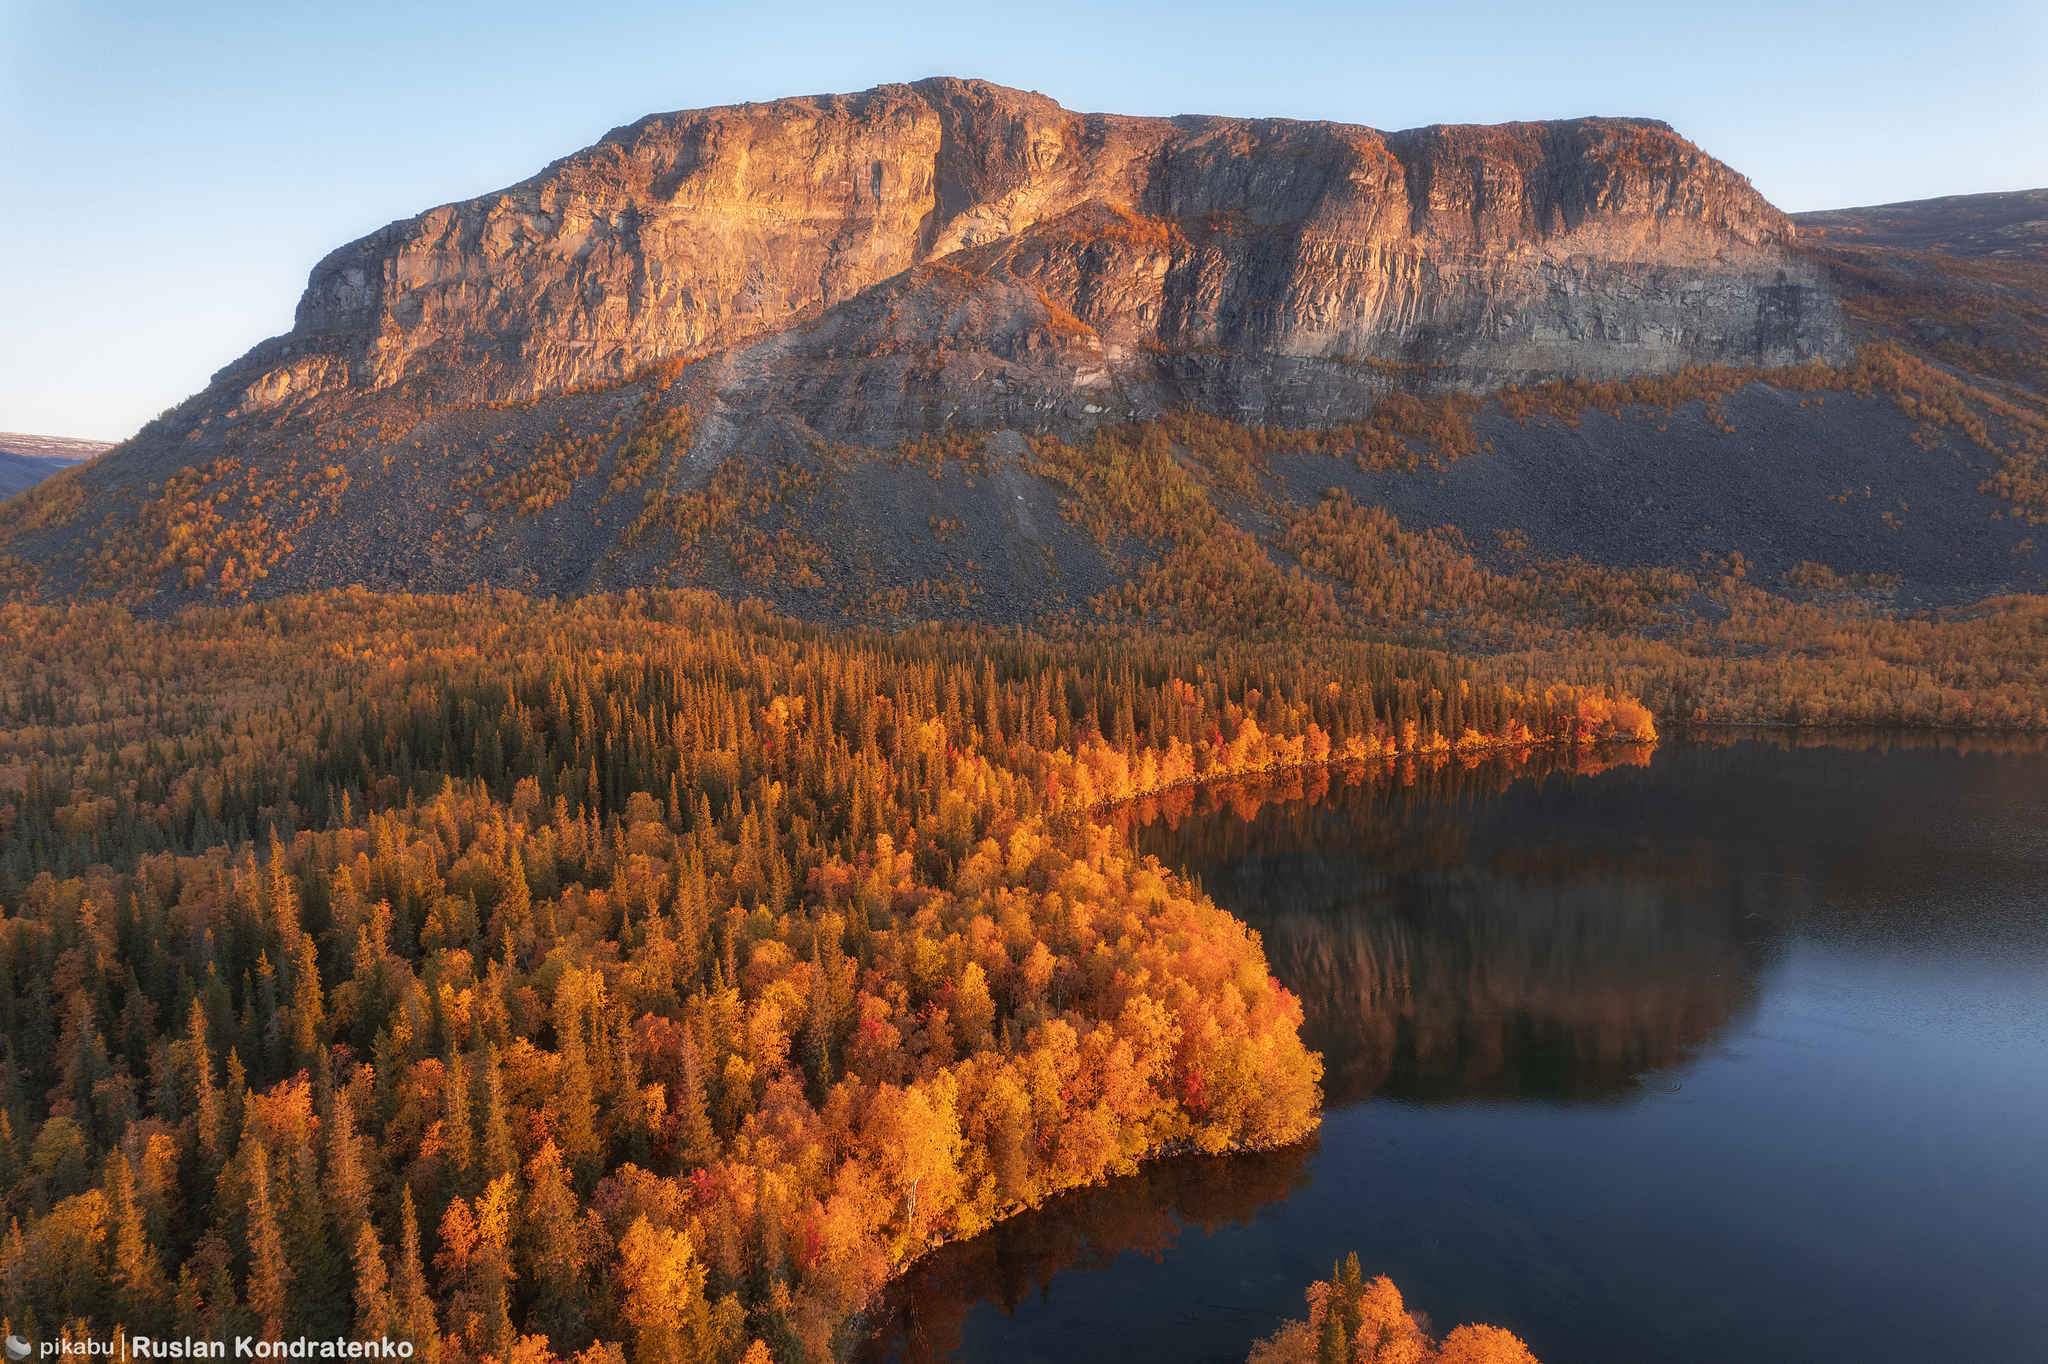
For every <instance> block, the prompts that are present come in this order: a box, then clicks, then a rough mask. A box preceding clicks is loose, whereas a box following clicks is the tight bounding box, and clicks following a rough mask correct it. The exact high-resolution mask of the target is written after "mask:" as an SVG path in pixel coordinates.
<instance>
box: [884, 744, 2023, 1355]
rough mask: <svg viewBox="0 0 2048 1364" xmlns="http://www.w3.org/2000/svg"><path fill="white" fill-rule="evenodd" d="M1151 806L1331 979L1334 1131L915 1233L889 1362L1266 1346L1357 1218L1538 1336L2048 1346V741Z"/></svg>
mask: <svg viewBox="0 0 2048 1364" xmlns="http://www.w3.org/2000/svg"><path fill="white" fill-rule="evenodd" d="M1411 776H1412V777H1413V780H1412V784H1404V783H1403V781H1402V780H1401V779H1400V778H1399V777H1398V776H1397V777H1395V778H1393V779H1387V778H1371V779H1367V778H1362V777H1361V778H1359V779H1357V780H1355V781H1351V782H1347V781H1346V780H1345V779H1344V777H1343V776H1342V775H1341V774H1337V775H1335V776H1331V775H1328V774H1325V775H1321V776H1313V777H1310V778H1308V779H1307V780H1306V782H1305V783H1304V781H1303V779H1301V778H1291V779H1289V781H1288V783H1287V784H1283V785H1279V786H1275V787H1269V788H1265V789H1257V788H1249V787H1235V788H1226V789H1220V790H1215V791H1206V792H1201V793H1195V794H1193V795H1189V796H1184V797H1179V798H1177V799H1176V800H1175V801H1173V802H1169V803H1167V804H1165V805H1147V806H1141V807H1137V808H1135V809H1133V810H1130V811H1126V812H1123V813H1122V821H1123V823H1124V825H1125V827H1126V832H1127V836H1128V837H1129V838H1130V839H1131V840H1132V841H1133V843H1134V844H1135V845H1136V846H1137V847H1138V848H1140V849H1141V850H1143V851H1147V852H1151V853H1154V854H1156V855H1157V856H1158V857H1159V858H1160V860H1161V861H1162V862H1165V863H1167V864H1168V865H1171V866H1174V867H1177V868H1181V869H1184V870H1186V871H1188V872H1190V873H1192V874H1194V875H1196V876H1198V877H1199V878H1200V879H1201V882H1202V884H1203V886H1204V888H1205V889H1207V890H1208V892H1209V893H1210V894H1211V895H1213V896H1214V897H1215V899H1216V900H1217V902H1218V903H1220V904H1222V905H1224V906H1225V907H1227V908H1228V909H1230V910H1231V911H1232V912H1233V913H1236V914H1237V915H1239V916H1240V917H1242V918H1243V919H1244V920H1246V921H1247V922H1248V923H1250V924H1251V925H1252V926H1253V927H1254V928H1256V929H1257V930H1258V931H1259V932H1260V934H1262V935H1263V937H1264V940H1265V944H1266V951H1267V955H1268V958H1269V959H1270V961H1271V964H1272V968H1273V971H1274V974H1276V975H1277V976H1278V977H1279V978H1280V979H1281V980H1282V981H1283V982H1284V983H1285V984H1286V985H1287V986H1288V987H1289V988H1290V989H1292V990H1294V991H1295V992H1296V993H1297V994H1299V995H1300V996H1301V999H1302V1002H1303V1007H1304V1010H1305V1013H1306V1023H1305V1033H1306V1035H1307V1040H1308V1041H1309V1043H1310V1045H1312V1046H1314V1047H1315V1048H1316V1049H1318V1050H1319V1051H1321V1052H1322V1054H1323V1056H1324V1058H1325V1064H1326V1067H1327V1074H1326V1076H1325V1081H1324V1088H1325V1093H1326V1097H1327V1111H1326V1113H1325V1117H1324V1122H1323V1126H1322V1130H1321V1132H1320V1134H1319V1136H1318V1137H1317V1139H1316V1140H1314V1141H1312V1142H1310V1143H1308V1144H1306V1145H1304V1146H1301V1147H1297V1148H1293V1149H1290V1150H1287V1151H1280V1152H1269V1153H1264V1154H1258V1155H1247V1156H1231V1157H1220V1158H1203V1157H1187V1158H1181V1159H1176V1160H1168V1161H1163V1162H1159V1163H1157V1164H1156V1165H1153V1166H1151V1167H1148V1168H1147V1169H1145V1170H1144V1171H1142V1172H1141V1173H1139V1174H1137V1175H1135V1176H1132V1177H1131V1178H1128V1179H1124V1180H1118V1181H1114V1182H1112V1183H1110V1184H1108V1185H1105V1186H1103V1187H1100V1188H1096V1189H1090V1190H1084V1191H1081V1192H1079V1193H1076V1194H1073V1195H1069V1196H1067V1197H1064V1198H1061V1199H1057V1200H1053V1201H1051V1202H1049V1203H1048V1204H1047V1205H1046V1206H1045V1207H1043V1208H1041V1209H1039V1210H1037V1211H1035V1212H1032V1213H1028V1214H1025V1215H1024V1216H1021V1217H1018V1218H1014V1219H1012V1220H1011V1221H1009V1222H1007V1223H1004V1224H1002V1225H1001V1226H999V1227H997V1228H995V1229H994V1230H992V1231H991V1232H989V1233H987V1234H985V1235H984V1236H981V1237H978V1238H976V1239H974V1240H973V1241H970V1242H967V1243H963V1244H961V1245H957V1246H951V1247H947V1248H946V1249H945V1250H943V1251H942V1252H940V1253H938V1254H936V1255H934V1256H932V1257H930V1258H929V1259H928V1260H926V1261H924V1262H923V1263H921V1264H920V1265H919V1266H918V1268H917V1269H916V1270H915V1271H914V1272H913V1273H912V1274H911V1275H910V1276H908V1277H907V1278H906V1279H905V1280H904V1281H903V1282H902V1284H900V1285H899V1286H898V1288H897V1290H896V1291H895V1294H894V1297H893V1298H892V1300H891V1301H890V1303H889V1305H888V1309H887V1311H886V1312H885V1313H884V1314H883V1315H882V1317H881V1318H880V1319H879V1320H878V1323H877V1324H878V1326H879V1327H880V1330H879V1331H878V1333H877V1335H876V1336H875V1337H874V1338H873V1339H871V1340H870V1341H869V1342H868V1343H867V1345H866V1346H865V1347H863V1350H862V1353H861V1357H862V1358H863V1359H866V1360H870V1361H881V1360H904V1361H924V1360H952V1361H981V1360H991V1361H993V1360H1002V1361H1020V1362H1021V1361H1036V1360H1057V1361H1060V1364H1089V1362H1091V1361H1111V1360H1117V1361H1134V1360H1162V1361H1164V1360H1175V1361H1217V1362H1218V1364H1222V1362H1223V1361H1231V1362H1232V1364H1235V1362H1236V1361H1241V1360H1243V1359H1244V1357H1245V1354H1246V1352H1247V1350H1248V1349H1249V1348H1250V1345H1251V1343H1252V1341H1253V1340H1254V1339H1256V1338H1258V1337H1260V1336H1263V1335H1266V1334H1269V1333H1270V1332H1272V1331H1273V1330H1274V1329H1275V1328H1276V1327H1277V1326H1278V1325H1279V1323H1280V1322H1281V1321H1282V1320H1283V1319H1285V1318H1287V1317H1290V1316H1302V1315H1305V1314H1306V1309H1305V1307H1304V1305H1303V1302H1302V1297H1301V1293H1302V1290H1303V1288H1304V1287H1305V1286H1306V1285H1307V1284H1308V1282H1309V1281H1310V1280H1311V1279H1313V1278H1317V1277H1326V1276H1327V1275H1328V1274H1329V1273H1330V1269H1331V1264H1332V1262H1333V1261H1334V1260H1335V1259H1337V1258H1339V1257H1341V1256H1342V1255H1344V1254H1346V1253H1347V1252H1349V1251H1353V1250H1355V1251H1357V1252H1358V1254H1359V1258H1360V1260H1361V1262H1362V1263H1363V1265H1364V1267H1365V1269H1366V1272H1367V1273H1368V1274H1376V1273H1385V1274H1389V1275H1392V1276H1393V1278H1394V1281H1395V1282H1396V1283H1397V1284H1399V1285H1400V1287H1401V1289H1402V1291H1403V1293H1404V1294H1405V1295H1406V1296H1407V1299H1408V1303H1409V1306H1410V1307H1411V1308H1419V1309H1421V1310H1423V1311H1425V1312H1427V1313H1428V1315H1429V1317H1430V1318H1431V1320H1432V1322H1433V1323H1434V1327H1435V1329H1436V1330H1437V1331H1438V1332H1439V1333H1441V1332H1442V1331H1445V1330H1448V1329H1449V1328H1450V1327H1452V1326H1455V1325H1457V1324H1459V1323H1461V1322H1466V1321H1484V1322H1490V1323H1492V1324H1494V1325H1498V1326H1505V1327H1508V1328H1510V1329H1512V1330H1513V1331H1515V1332H1516V1333H1517V1334H1519V1335H1521V1336H1522V1337H1523V1338H1524V1339H1525V1340H1527V1341H1528V1342H1529V1344H1530V1346H1531V1347H1532V1348H1533V1349H1534V1350H1535V1352H1536V1354H1537V1356H1538V1357H1539V1358H1541V1359H1542V1360H1544V1361H1545V1364H1622V1362H1623V1361H1628V1362H1629V1364H1636V1362H1637V1361H1701V1362H1702V1364H1706V1362H1707V1361H1713V1362H1715V1364H1719V1362H1720V1361H1727V1360H1735V1359H1741V1360H1746V1361H1788V1362H1789V1361H1800V1362H1801V1364H1810V1362H1811V1361H1822V1360H1838V1359H1839V1360H1855V1361H1858V1362H1859V1364H1874V1362H1876V1361H1894V1360H1896V1361H1902V1362H1903V1361H1930V1360H1942V1359H1958V1360H1960V1359H2015V1360H2017V1359H2043V1358H2048V751H2044V748H2043V746H2042V745H2041V744H2040V743H2038V742H2031V741H2027V740H2018V741H2013V742H2010V743H1999V742H1996V741H1993V742H1990V743H1966V744H1962V745H1958V744H1955V743H1943V742H1930V741H1913V740H1909V739H1897V738H1885V737H1883V736H1878V737H1874V738H1872V739H1870V740H1868V741H1864V740H1858V739H1848V740H1841V741H1838V742H1835V743H1832V744H1826V745H1812V746H1790V745H1788V743H1787V742H1786V741H1785V740H1784V739H1782V738H1777V737H1775V736H1758V737H1749V738H1740V737H1735V738H1719V739H1716V740H1715V741H1713V742H1700V741H1686V740H1683V739H1681V740H1679V741H1677V742H1667V743H1666V744H1665V745H1663V746H1662V747H1660V748H1659V749H1658V750H1657V751H1656V752H1655V754H1654V755H1652V756H1651V757H1650V759H1649V761H1648V763H1647V764H1646V765H1624V766H1619V767H1615V768H1611V769H1609V770H1605V771H1597V772H1587V771H1576V772H1574V771H1562V770H1560V771H1551V772H1548V773H1530V772H1528V771H1526V770H1525V771H1522V772H1514V771H1509V770H1505V769H1502V768H1498V767H1494V766H1491V765H1482V766H1481V767H1479V768H1477V769H1473V770H1470V771H1463V770H1456V769H1455V768H1453V769H1447V770H1444V771H1440V772H1437V773H1434V774H1429V773H1421V774H1411Z"/></svg>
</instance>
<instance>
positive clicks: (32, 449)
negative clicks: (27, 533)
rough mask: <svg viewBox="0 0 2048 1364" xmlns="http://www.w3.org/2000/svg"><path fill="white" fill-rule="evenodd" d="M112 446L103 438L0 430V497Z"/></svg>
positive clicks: (31, 484) (28, 485) (17, 490)
mask: <svg viewBox="0 0 2048 1364" xmlns="http://www.w3.org/2000/svg"><path fill="white" fill-rule="evenodd" d="M113 448H114V447H113V445H112V444H111V443H109V442H107V441H97V440H71V439H69V438H67V437H64V436H28V435H23V434H21V433H20V432H18V431H0V497H12V496H14V495H15V494H16V493H18V492H21V491H23V490H25V489H28V488H32V487H34V486H35V485H36V484H38V483H40V482H42V481H43V480H44V479H46V478H48V477H49V476H50V475H51V474H54V473H56V472H57V471H58V470H60V469H68V468H70V467H71V466H72V465H74V464H83V463H84V462H85V461H86V460H89V459H92V458H94V457H96V456H98V455H102V454H105V453H106V452H107V451H109V450H111V449H113Z"/></svg>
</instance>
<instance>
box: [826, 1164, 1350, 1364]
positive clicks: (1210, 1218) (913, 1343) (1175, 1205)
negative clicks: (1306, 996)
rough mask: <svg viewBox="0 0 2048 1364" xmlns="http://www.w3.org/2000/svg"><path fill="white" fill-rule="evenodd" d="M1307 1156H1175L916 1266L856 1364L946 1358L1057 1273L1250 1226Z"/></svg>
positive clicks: (1303, 1173) (1294, 1182)
mask: <svg viewBox="0 0 2048 1364" xmlns="http://www.w3.org/2000/svg"><path fill="white" fill-rule="evenodd" d="M1317 1149H1318V1148H1317V1144H1316V1142H1315V1141H1314V1140H1313V1139H1311V1140H1309V1141H1307V1142H1304V1143H1301V1144H1299V1145H1296V1146H1291V1147H1288V1148H1286V1149H1285V1150H1280V1151H1267V1152H1258V1153H1253V1154H1249V1155H1242V1156H1180V1157H1176V1158H1174V1159H1171V1160H1163V1161H1155V1162H1153V1163H1151V1164H1148V1165H1145V1166H1143V1167H1141V1168H1140V1170H1139V1171H1138V1173H1137V1174H1134V1175H1130V1176H1127V1177H1125V1178H1123V1179H1117V1180H1112V1181H1110V1182H1109V1183H1108V1184H1104V1185H1099V1186H1097V1187H1095V1188H1092V1189H1079V1190H1076V1191H1074V1192H1072V1193H1068V1194H1063V1195H1061V1196H1059V1197H1057V1198H1054V1199H1050V1200H1048V1201H1047V1203H1046V1205H1045V1206H1044V1207H1043V1208H1041V1209H1039V1210H1038V1211H1037V1212H1035V1213H1031V1214H1028V1215H1026V1216H1023V1217H1014V1218H1011V1219H1010V1220H1009V1221H1007V1222H1001V1223H998V1224H997V1225H996V1226H995V1227H994V1228H993V1229H991V1230H989V1231H987V1232H985V1233H983V1234H982V1235H980V1236H977V1237H974V1238H973V1239H971V1240H968V1241H961V1242H956V1243H954V1244H952V1245H949V1246H946V1247H944V1248H942V1249H940V1250H939V1251H937V1252H936V1253H934V1254H932V1255H930V1256H927V1257H926V1258H925V1259H924V1260H922V1261H920V1262H919V1263H918V1264H917V1266H916V1267H915V1268H913V1269H912V1270H911V1272H910V1273H909V1274H907V1275H905V1276H904V1278H903V1279H902V1280H901V1281H900V1282H898V1283H897V1284H895V1285H893V1286H892V1287H891V1291H890V1293H889V1296H888V1298H887V1300H886V1302H885V1305H884V1308H883V1310H882V1312H881V1313H880V1315H879V1317H878V1319H877V1320H876V1322H875V1330H874V1334H872V1335H871V1336H869V1338H868V1339H867V1340H865V1341H864V1342H862V1344H861V1345H860V1347H859V1348H858V1349H857V1350H856V1351H855V1353H854V1358H855V1359H856V1360H860V1361H870V1362H873V1364H878V1362H879V1361H882V1360H885V1359H896V1360H901V1361H904V1364H927V1361H935V1360H943V1359H948V1358H950V1357H952V1355H953V1353H954V1352H955V1351H957V1350H958V1349H960V1346H961V1338H962V1332H963V1328H964V1326H965V1324H966V1321H967V1316H968V1313H969V1312H971V1311H972V1310H973V1309H974V1308H975V1307H976V1306H977V1305H979V1304H981V1303H988V1304H990V1305H992V1306H994V1307H997V1308H1000V1309H1001V1310H1002V1311H1003V1312H1005V1313H1009V1312H1013V1311H1015V1310H1016V1308H1017V1307H1018V1305H1019V1304H1020V1303H1022V1302H1024V1300H1025V1299H1027V1298H1028V1297H1030V1296H1031V1295H1032V1294H1034V1293H1037V1294H1044V1293H1049V1292H1050V1291H1051V1289H1052V1282H1053V1280H1054V1278H1055V1277H1057V1276H1059V1275H1061V1274H1066V1273H1071V1272H1075V1271H1089V1270H1101V1269H1106V1268H1108V1267H1109V1266H1110V1264H1112V1263H1113V1262H1114V1261H1115V1260H1116V1259H1117V1258H1118V1257H1120V1256H1121V1255H1123V1254H1125V1253H1126V1252H1133V1251H1134V1252H1136V1253H1137V1254H1139V1255H1142V1256H1144V1257H1146V1258H1148V1259H1152V1260H1160V1259H1163V1258H1165V1256H1166V1255H1167V1253H1168V1252H1170V1251H1172V1250H1173V1249H1174V1248H1175V1246H1176V1245H1177V1244H1178V1243H1179V1240H1180V1237H1181V1233H1182V1232H1183V1231H1184V1230H1186V1229H1189V1228H1193V1229H1196V1230H1199V1231H1201V1232H1202V1233H1204V1234H1205V1235H1206V1234H1211V1233H1214V1232H1215V1231H1217V1230H1218V1229H1220V1228H1223V1227H1227V1226H1250V1225H1251V1224H1252V1222H1253V1221H1254V1219H1255V1217H1256V1215H1257V1214H1258V1212H1259V1211H1260V1210H1261V1209H1262V1208H1265V1207H1268V1206H1270V1205H1272V1204H1275V1203H1278V1202H1281V1201H1283V1200H1285V1199H1286V1198H1287V1196H1288V1195H1289V1194H1290V1193H1292V1192H1294V1191H1296V1190H1298V1189H1301V1188H1304V1187H1306V1185H1307V1183H1308V1168H1309V1163H1310V1161H1311V1159H1312V1157H1313V1156H1314V1155H1315V1153H1316V1151H1317ZM1233 1324H1235V1323H1233Z"/></svg>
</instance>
